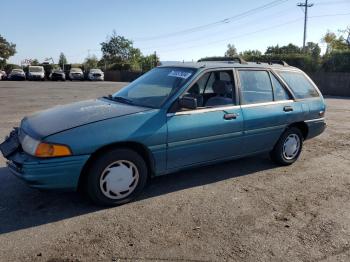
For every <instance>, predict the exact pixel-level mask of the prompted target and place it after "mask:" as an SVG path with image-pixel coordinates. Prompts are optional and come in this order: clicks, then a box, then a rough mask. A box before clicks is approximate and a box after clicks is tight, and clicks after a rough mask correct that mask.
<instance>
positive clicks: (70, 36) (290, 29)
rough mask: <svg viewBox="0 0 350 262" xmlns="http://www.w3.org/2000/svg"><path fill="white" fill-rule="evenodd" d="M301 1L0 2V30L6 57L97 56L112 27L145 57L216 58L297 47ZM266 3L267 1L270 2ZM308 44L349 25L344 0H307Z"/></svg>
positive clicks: (349, 3)
mask: <svg viewBox="0 0 350 262" xmlns="http://www.w3.org/2000/svg"><path fill="white" fill-rule="evenodd" d="M300 1H305V0H277V1H274V0H259V1H258V0H244V1H243V0H240V1H238V0H128V1H125V0H123V1H122V0H99V1H96V0H61V1H52V0H51V1H49V0H32V1H28V0H16V1H15V2H13V1H6V0H0V8H1V16H0V34H1V35H2V36H3V37H5V38H6V39H7V40H8V41H10V42H13V43H15V44H16V46H17V53H16V55H15V56H13V57H11V58H10V59H9V62H11V63H17V64H19V63H21V61H22V60H24V59H38V60H39V62H43V61H44V59H45V58H48V57H52V58H53V60H54V61H55V62H56V63H57V61H58V57H59V53H60V52H63V53H64V54H65V55H66V57H67V59H68V62H69V63H81V62H83V61H84V59H85V58H86V57H87V56H88V55H96V56H97V57H101V51H100V43H101V42H103V41H105V40H106V39H107V37H108V36H109V35H111V34H112V32H113V31H114V30H115V31H116V33H117V34H118V35H122V36H125V37H126V38H128V39H131V40H133V42H134V47H137V48H140V50H141V51H142V53H143V54H145V55H147V54H151V53H154V52H155V51H156V52H157V55H158V56H159V57H160V60H161V61H183V60H185V61H191V60H194V61H196V60H198V59H200V58H202V57H206V56H221V55H223V54H224V53H225V51H226V49H227V44H229V43H231V44H234V45H235V46H236V48H237V49H238V51H244V50H248V49H258V50H260V51H262V52H265V50H266V48H267V47H268V46H271V45H276V44H279V45H285V44H288V43H293V44H296V45H299V46H302V39H303V24H304V20H303V18H304V12H303V10H302V9H301V8H300V7H298V6H297V4H298V3H299V2H300ZM271 3H272V4H271ZM309 3H313V4H314V6H313V7H311V8H309V23H308V35H307V41H312V42H316V43H320V45H321V47H322V49H323V50H325V44H324V43H322V42H321V38H322V36H323V35H324V34H325V33H326V32H327V30H331V31H334V32H336V33H338V30H339V29H346V28H347V27H348V26H350V0H314V1H311V0H309Z"/></svg>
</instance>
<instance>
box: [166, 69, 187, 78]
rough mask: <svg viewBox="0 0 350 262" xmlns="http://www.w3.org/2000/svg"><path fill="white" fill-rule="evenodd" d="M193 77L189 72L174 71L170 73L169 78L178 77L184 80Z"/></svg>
mask: <svg viewBox="0 0 350 262" xmlns="http://www.w3.org/2000/svg"><path fill="white" fill-rule="evenodd" d="M191 75H192V73H189V72H183V71H176V70H173V71H171V72H170V73H169V75H168V76H172V77H178V78H183V79H187V78H189V77H190V76H191Z"/></svg>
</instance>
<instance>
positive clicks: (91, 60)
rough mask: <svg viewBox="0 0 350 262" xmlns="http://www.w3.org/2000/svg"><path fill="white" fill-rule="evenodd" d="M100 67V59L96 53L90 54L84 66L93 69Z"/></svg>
mask: <svg viewBox="0 0 350 262" xmlns="http://www.w3.org/2000/svg"><path fill="white" fill-rule="evenodd" d="M97 67H98V59H97V57H96V56H95V55H92V56H88V57H87V58H85V62H84V68H85V69H93V68H97Z"/></svg>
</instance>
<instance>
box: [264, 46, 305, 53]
mask: <svg viewBox="0 0 350 262" xmlns="http://www.w3.org/2000/svg"><path fill="white" fill-rule="evenodd" d="M301 53H302V48H300V47H298V46H296V45H293V44H289V45H286V46H281V47H280V46H279V45H276V46H269V47H268V48H267V50H266V52H265V55H281V54H301Z"/></svg>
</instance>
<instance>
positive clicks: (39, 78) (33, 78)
mask: <svg viewBox="0 0 350 262" xmlns="http://www.w3.org/2000/svg"><path fill="white" fill-rule="evenodd" d="M44 78H45V76H41V75H29V76H28V80H43V79H44Z"/></svg>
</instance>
